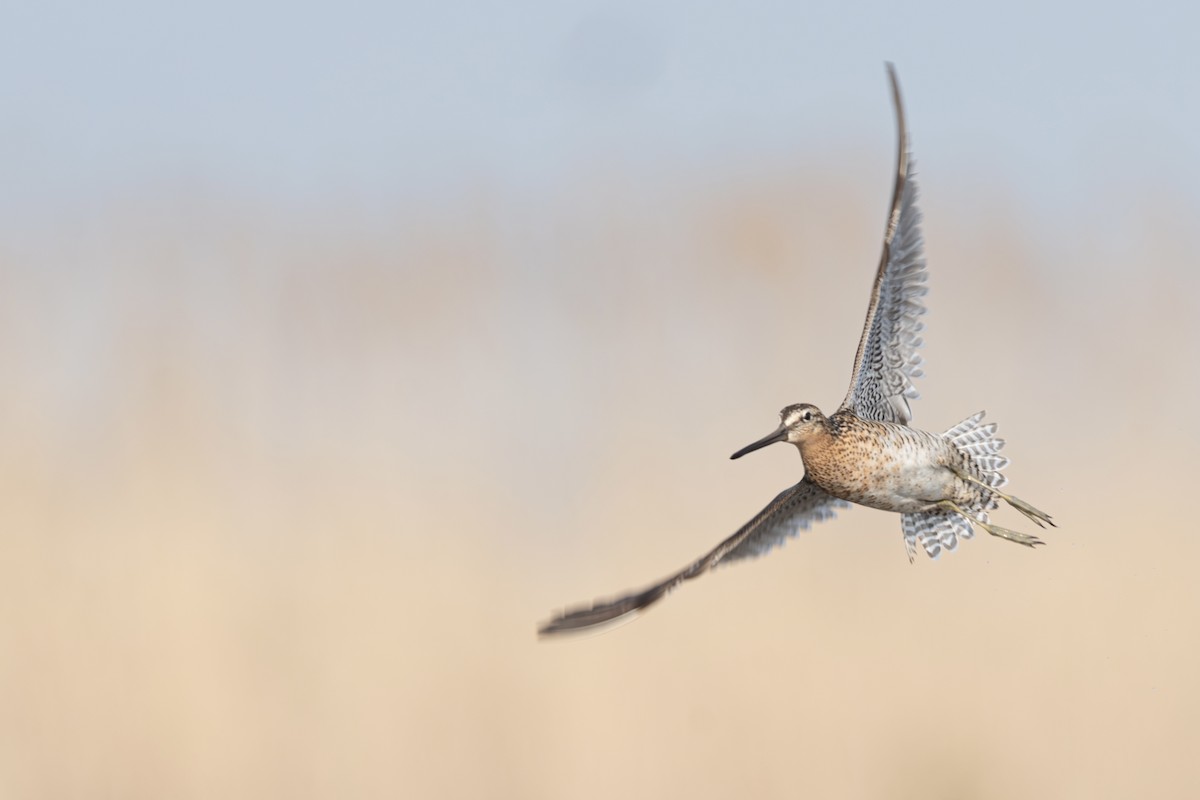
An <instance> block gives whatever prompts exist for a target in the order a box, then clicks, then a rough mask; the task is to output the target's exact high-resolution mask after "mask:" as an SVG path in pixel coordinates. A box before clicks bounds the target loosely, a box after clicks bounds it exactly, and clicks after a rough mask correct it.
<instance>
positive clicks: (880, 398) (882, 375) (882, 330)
mask: <svg viewBox="0 0 1200 800" xmlns="http://www.w3.org/2000/svg"><path fill="white" fill-rule="evenodd" d="M888 76H889V78H890V79H891V83H892V102H893V103H894V104H895V107H896V124H897V127H898V128H899V151H898V155H897V156H896V186H895V189H894V190H893V192H892V208H891V212H890V213H889V214H888V222H887V230H886V232H885V233H884V238H883V255H882V256H881V257H880V259H879V271H878V272H877V273H876V275H875V285H874V286H873V287H872V290H871V304H870V305H869V306H868V307H867V320H866V323H865V324H864V325H863V332H862V339H861V340H859V343H858V352H857V353H856V354H855V356H854V373H853V375H852V376H851V379H850V389H849V391H848V392H847V393H846V399H845V400H843V401H842V408H844V409H850V410H851V411H853V412H854V413H855V414H857V415H858V416H860V417H862V418H864V419H874V420H880V421H882V422H898V423H901V424H904V425H907V424H908V423H909V421H910V420H911V419H912V409H911V408H910V407H909V404H908V401H909V400H910V399H915V398H916V397H917V392H916V389H914V388H913V380H915V379H916V378H919V377H921V357H920V356H919V355H917V349H918V348H919V347H920V346H921V339H920V338H919V335H918V334H920V332H921V330H922V329H923V328H924V327H925V326H924V325H923V324H922V323H921V316H922V315H923V314H924V313H925V306H924V304H923V303H922V301H921V297H923V296H924V294H925V292H926V287H925V253H924V247H923V241H922V238H921V212H920V211H919V210H918V209H917V185H916V183H914V182H913V180H912V178H911V177H910V175H909V170H910V167H911V164H910V162H909V152H908V129H907V126H906V125H905V122H904V103H903V101H902V99H901V97H900V84H899V82H898V81H897V80H896V70H895V68H894V67H893V66H892V65H891V64H888Z"/></svg>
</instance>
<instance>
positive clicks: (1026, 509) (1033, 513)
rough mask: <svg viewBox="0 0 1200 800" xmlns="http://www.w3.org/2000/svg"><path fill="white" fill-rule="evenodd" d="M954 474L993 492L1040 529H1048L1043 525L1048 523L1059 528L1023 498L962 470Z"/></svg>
mask: <svg viewBox="0 0 1200 800" xmlns="http://www.w3.org/2000/svg"><path fill="white" fill-rule="evenodd" d="M954 474H955V475H957V476H958V477H960V478H962V479H963V480H964V481H968V482H970V483H973V484H975V485H976V486H980V487H983V488H984V489H987V490H988V491H989V492H991V493H992V494H994V495H996V496H997V497H999V498H1001V499H1002V500H1004V502H1006V503H1008V504H1009V505H1010V506H1012V507H1013V508H1015V509H1016V510H1017V511H1020V512H1021V513H1022V514H1024V515H1025V516H1027V517H1029V518H1030V519H1031V520H1033V522H1034V524H1036V525H1037V526H1038V527H1039V528H1044V527H1046V525H1043V524H1042V523H1048V524H1049V525H1050V527H1052V528H1057V527H1058V526H1057V525H1055V524H1054V520H1052V519H1051V518H1050V515H1049V514H1047V513H1046V512H1045V511H1039V510H1037V509H1036V508H1034V507H1033V506H1031V505H1030V504H1029V503H1026V502H1025V501H1024V500H1022V499H1021V498H1019V497H1013V496H1012V495H1011V494H1005V493H1004V492H1002V491H1000V490H999V489H997V488H995V487H994V486H988V485H987V484H986V483H984V482H983V481H981V480H979V479H978V478H976V477H974V476H972V475H967V474H966V473H964V472H961V471H960V470H957V469H956V470H954Z"/></svg>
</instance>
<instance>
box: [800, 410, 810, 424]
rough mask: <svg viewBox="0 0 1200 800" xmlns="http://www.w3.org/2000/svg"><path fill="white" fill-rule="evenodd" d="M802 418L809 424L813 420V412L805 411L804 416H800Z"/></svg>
mask: <svg viewBox="0 0 1200 800" xmlns="http://www.w3.org/2000/svg"><path fill="white" fill-rule="evenodd" d="M800 418H801V419H802V420H804V421H805V422H809V421H810V420H811V419H812V412H811V411H805V412H804V413H803V414H802V415H800Z"/></svg>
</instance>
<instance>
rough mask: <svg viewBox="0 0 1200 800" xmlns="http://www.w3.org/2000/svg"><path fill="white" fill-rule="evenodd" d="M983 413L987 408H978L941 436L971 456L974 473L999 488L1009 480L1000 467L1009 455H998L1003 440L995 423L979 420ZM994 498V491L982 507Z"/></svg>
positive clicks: (990, 502) (993, 486)
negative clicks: (980, 409)
mask: <svg viewBox="0 0 1200 800" xmlns="http://www.w3.org/2000/svg"><path fill="white" fill-rule="evenodd" d="M985 413H987V412H984V411H980V412H979V413H978V414H974V415H972V416H970V417H967V418H966V419H964V420H963V421H962V422H960V423H958V424H957V425H955V426H954V427H953V428H951V429H950V430H948V431H946V432H945V433H943V434H942V436H944V437H945V438H947V439H949V440H950V443H951V444H952V445H954V447H955V449H957V450H959V451H960V452H962V453H965V454H966V455H967V456H968V457H969V458H970V460H971V463H972V464H973V465H974V466H975V469H976V471H977V472H978V474H977V475H976V476H975V477H977V478H978V479H979V480H981V481H983V482H984V483H986V484H987V485H988V486H990V487H992V488H993V489H999V488H1000V487H1001V486H1003V485H1004V484H1006V483H1008V478H1007V477H1006V476H1005V475H1004V473H1003V472H1002V471H1001V470H1003V469H1004V468H1005V467H1007V466H1008V459H1007V458H1005V457H1004V456H1002V455H1000V449H1001V448H1002V447H1004V440H1003V439H1001V438H1000V437H999V436H997V435H996V423H994V422H989V423H988V424H986V425H983V424H981V423H982V422H983V415H984V414H985ZM997 502H999V498H998V497H997V496H996V495H995V494H993V495H992V496H991V498H990V500H989V502H988V505H987V508H985V509H983V510H985V511H986V510H988V509H992V508H995V507H996V504H997Z"/></svg>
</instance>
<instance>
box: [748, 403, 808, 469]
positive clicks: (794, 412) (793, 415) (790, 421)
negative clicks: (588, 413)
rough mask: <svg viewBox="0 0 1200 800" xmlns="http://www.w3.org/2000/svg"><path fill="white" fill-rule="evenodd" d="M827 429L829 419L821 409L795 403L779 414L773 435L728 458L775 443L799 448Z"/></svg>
mask: <svg viewBox="0 0 1200 800" xmlns="http://www.w3.org/2000/svg"><path fill="white" fill-rule="evenodd" d="M828 429H829V419H828V418H827V417H826V416H825V415H824V414H822V413H821V409H819V408H817V407H816V406H814V405H811V404H809V403H796V404H795V405H790V406H788V407H787V408H785V409H783V410H782V411H780V412H779V427H778V428H777V429H776V430H775V432H774V433H771V434H769V435H767V436H764V437H763V438H761V439H759V440H758V441H757V442H754V443H753V444H748V445H746V446H745V447H743V448H742V449H741V450H738V451H737V452H736V453H734V454H733V455H732V456H730V458H741V457H742V456H744V455H746V454H747V453H753V452H754V451H755V450H759V449H761V448H763V447H766V446H767V445H769V444H775V442H791V443H792V444H794V445H796V446H797V447H799V446H800V445H801V443H802V442H804V441H805V440H807V439H809V438H810V437H812V436H816V435H818V434H820V433H822V432H824V431H827V430H828Z"/></svg>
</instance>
